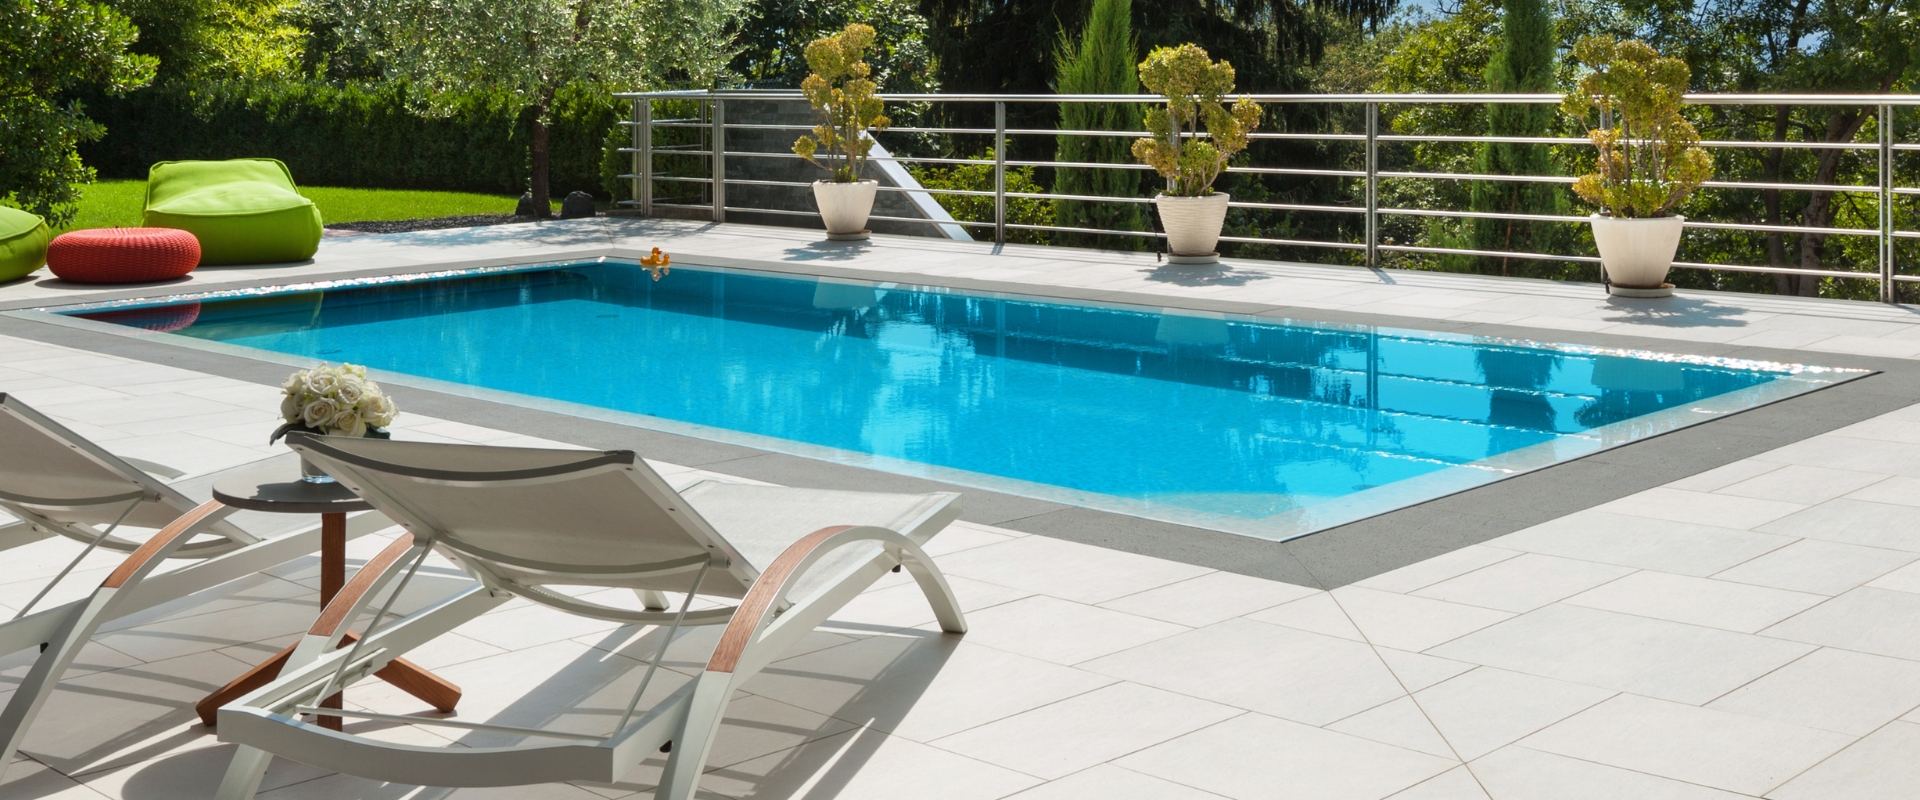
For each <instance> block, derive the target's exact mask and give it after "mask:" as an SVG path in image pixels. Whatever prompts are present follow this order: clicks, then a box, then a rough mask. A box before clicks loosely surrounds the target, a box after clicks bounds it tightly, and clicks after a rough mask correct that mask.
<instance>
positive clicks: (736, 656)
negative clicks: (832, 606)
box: [707, 525, 859, 673]
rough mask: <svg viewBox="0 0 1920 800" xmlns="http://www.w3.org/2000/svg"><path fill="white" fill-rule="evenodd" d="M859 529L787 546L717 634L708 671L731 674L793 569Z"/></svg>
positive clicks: (828, 531)
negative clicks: (718, 641) (830, 543)
mask: <svg viewBox="0 0 1920 800" xmlns="http://www.w3.org/2000/svg"><path fill="white" fill-rule="evenodd" d="M856 527H859V526H857V525H835V526H833V527H831V528H821V529H820V530H817V531H814V532H813V533H809V534H807V535H806V537H805V538H802V539H801V540H800V541H797V542H794V543H793V544H792V545H789V546H788V547H787V549H786V552H783V553H781V554H780V557H779V558H776V559H774V561H773V564H772V565H771V566H769V567H767V569H766V571H764V572H761V573H760V577H759V579H757V580H755V581H754V582H753V586H752V588H749V589H748V590H747V596H746V598H745V599H743V600H741V601H740V609H739V610H738V611H735V612H733V620H732V621H731V622H728V623H727V629H726V631H725V632H723V633H721V634H720V644H719V646H717V647H715V648H713V657H712V658H710V659H708V660H707V671H708V672H728V673H731V672H733V669H734V667H736V666H739V664H740V654H741V653H742V652H744V651H746V649H747V645H749V644H752V643H753V636H754V634H755V633H758V632H759V630H760V627H761V624H760V623H761V621H762V620H763V619H764V618H765V617H766V616H767V615H768V614H771V613H773V605H774V602H775V601H776V600H778V599H779V596H780V589H781V587H782V586H784V585H785V584H786V582H787V579H788V578H789V577H792V575H793V572H794V570H796V569H799V568H800V562H802V561H805V560H806V558H807V556H808V555H810V554H811V553H813V551H814V550H817V549H819V548H820V546H821V545H824V544H826V543H827V541H828V540H830V539H832V538H833V537H834V536H835V535H837V534H839V533H840V532H841V531H845V530H849V529H852V528H856Z"/></svg>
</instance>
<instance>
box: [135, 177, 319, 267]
mask: <svg viewBox="0 0 1920 800" xmlns="http://www.w3.org/2000/svg"><path fill="white" fill-rule="evenodd" d="M146 225H147V227H149V228H179V229H181V230H183V231H187V232H188V233H191V234H193V236H194V238H196V239H199V240H200V263H201V264H203V265H204V264H273V263H278V262H282V261H304V260H306V259H309V258H312V257H313V254H314V251H316V250H319V249H320V209H319V208H317V207H315V206H314V205H313V201H312V200H308V199H307V198H305V197H301V196H300V192H298V191H296V190H295V189H294V188H293V173H291V172H288V171H287V165H285V164H282V163H280V162H278V161H275V160H273V159H271V158H236V159H234V160H232V161H162V162H160V163H158V164H155V165H153V168H152V169H150V170H148V171H147V213H146Z"/></svg>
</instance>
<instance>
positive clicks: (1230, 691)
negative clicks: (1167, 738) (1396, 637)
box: [1080, 619, 1406, 725]
mask: <svg viewBox="0 0 1920 800" xmlns="http://www.w3.org/2000/svg"><path fill="white" fill-rule="evenodd" d="M1080 667H1081V668H1082V669H1085V670H1088V671H1091V672H1097V673H1100V674H1102V675H1109V676H1112V677H1115V678H1122V679H1125V680H1130V681H1133V682H1135V683H1143V684H1146V685H1148V686H1156V687H1159V688H1162V689H1166V690H1168V691H1174V692H1181V693H1183V694H1188V695H1192V696H1194V697H1199V698H1202V699H1206V700H1212V701H1214V702H1216V703H1225V704H1227V705H1231V706H1235V707H1238V708H1244V709H1248V710H1252V711H1259V712H1261V713H1263V714H1270V715H1273V716H1277V717H1284V718H1287V719H1292V720H1298V721H1300V722H1305V723H1308V724H1311V725H1325V724H1328V723H1331V722H1334V721H1336V720H1340V719H1344V718H1346V717H1349V716H1352V715H1354V714H1357V713H1359V712H1361V711H1364V710H1366V709H1369V708H1372V707H1374V706H1377V705H1379V704H1381V703H1384V702H1387V701H1389V700H1392V699H1394V698H1396V697H1401V696H1404V695H1405V694H1406V691H1405V690H1404V689H1403V688H1402V687H1401V685H1400V682H1399V681H1398V680H1396V679H1395V678H1394V675H1393V673H1392V672H1391V671H1389V670H1388V669H1387V668H1386V666H1385V665H1384V664H1383V663H1382V662H1381V660H1380V657H1379V656H1378V655H1376V654H1375V653H1374V651H1373V648H1371V647H1369V646H1367V645H1365V644H1362V643H1360V642H1352V641H1347V640H1345V639H1336V638H1334V637H1331V636H1322V635H1320V634H1316V633H1308V632H1306V631H1297V630H1293V629H1290V628H1283V627H1280V626H1278V625H1267V624H1265V623H1260V622H1252V621H1249V620H1243V619H1242V620H1228V621H1226V622H1222V623H1219V624H1216V625H1210V626H1208V627H1205V628H1200V629H1198V630H1194V631H1191V632H1188V633H1183V634H1180V635H1178V636H1172V637H1168V638H1166V639H1161V640H1160V641H1157V642H1153V643H1151V644H1146V645H1142V646H1140V647H1136V648H1133V649H1131V650H1124V651H1121V652H1119V653H1115V654H1114V655H1111V656H1107V657H1105V658H1100V659H1096V660H1094V661H1090V662H1087V663H1085V664H1081V665H1080ZM1278 676H1286V678H1285V679H1279V678H1278Z"/></svg>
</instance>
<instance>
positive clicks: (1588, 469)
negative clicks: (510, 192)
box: [0, 250, 1920, 589]
mask: <svg viewBox="0 0 1920 800" xmlns="http://www.w3.org/2000/svg"><path fill="white" fill-rule="evenodd" d="M568 255H573V254H568ZM592 255H626V253H624V252H622V251H618V250H616V251H614V252H608V251H607V250H597V251H596V252H593V253H592ZM578 256H579V257H583V258H584V257H592V256H591V255H588V254H587V253H584V252H583V253H579V254H578ZM564 258H565V257H561V258H553V257H552V256H543V257H541V258H540V259H539V260H540V261H550V260H564ZM520 260H522V261H524V259H520ZM699 260H700V261H701V262H702V263H713V264H715V265H717V266H738V267H745V268H755V269H767V270H768V271H778V272H789V273H801V274H815V275H839V276H842V277H855V278H862V279H883V280H893V281H898V280H900V278H901V276H899V275H887V276H884V277H882V276H880V275H874V274H863V272H864V271H859V270H844V269H835V268H833V267H831V266H828V265H821V264H807V265H805V266H804V267H800V266H799V265H786V264H782V265H767V264H764V263H761V262H752V263H746V262H741V263H727V262H728V261H729V260H726V259H706V258H703V259H699ZM488 261H489V262H492V261H495V260H494V259H489V260H488ZM499 261H506V259H500V260H499ZM472 266H481V264H478V263H475V262H472V261H462V262H461V263H458V264H443V265H434V266H433V267H431V268H433V269H446V268H459V267H472ZM419 270H420V267H418V266H416V267H413V268H412V269H409V270H398V269H385V270H374V271H369V272H368V273H366V274H367V276H372V275H386V274H399V273H402V272H410V271H419ZM340 277H344V276H338V275H335V276H328V279H338V278H340ZM281 282H284V281H281ZM917 282H924V283H926V284H932V285H948V286H953V287H954V288H960V289H972V290H980V291H997V292H1009V293H1018V294H1037V293H1039V291H1040V290H1039V289H1037V288H1036V287H1032V286H1025V285H1017V284H1002V283H997V282H993V281H981V280H969V279H962V280H943V279H938V278H920V279H919V281H917ZM275 283H277V282H274V281H262V282H258V283H257V284H253V283H251V282H250V283H249V284H235V286H240V285H261V286H270V285H275ZM221 288H233V287H228V286H223V287H221ZM152 293H153V290H152V289H148V290H146V292H144V294H147V295H148V296H151V295H152ZM128 294H132V293H131V292H129V293H128ZM1059 295H1060V296H1063V297H1073V298H1074V299H1087V300H1101V301H1106V302H1138V303H1142V304H1146V305H1153V306H1160V307H1188V308H1194V309H1197V310H1209V311H1223V312H1229V313H1243V314H1258V315H1261V316H1272V317H1287V318H1292V319H1300V320H1315V321H1325V322H1338V323H1349V324H1366V325H1380V326H1390V327H1400V328H1411V329H1416V330H1435V331H1448V332H1453V333H1460V334H1467V335H1479V336H1497V337H1507V338H1515V339H1533V340H1538V341H1550V342H1562V343H1569V344H1584V345H1592V346H1599V347H1620V348H1635V349H1646V350H1657V351H1663V352H1672V353H1685V354H1692V355H1711V356H1725V357H1732V358H1751V359H1761V360H1768V361H1782V362H1790V363H1808V364H1822V365H1826V366H1836V367H1856V368H1863V369H1871V370H1877V371H1878V372H1877V374H1874V375H1871V376H1868V377H1865V378H1861V379H1858V380H1854V381H1851V382H1848V383H1844V384H1841V385H1838V386H1834V387H1830V388H1826V389H1822V390H1819V391H1816V392H1811V393H1808V394H1804V395H1800V396H1797V397H1793V398H1789V399H1787V400H1783V401H1780V402H1777V403H1773V404H1770V405H1766V406H1762V407H1759V408H1756V409H1751V410H1748V411H1744V412H1741V413H1739V414H1735V415H1731V416H1729V417H1727V418H1724V419H1721V420H1716V421H1714V422H1709V423H1704V424H1701V425H1695V426H1692V427H1689V428H1683V429H1680V430H1677V431H1673V432H1670V433H1666V434H1663V435H1660V436H1656V437H1652V438H1649V439H1645V440H1642V441H1639V442H1635V443H1633V444H1629V445H1625V446H1622V447H1617V448H1614V449H1612V450H1607V451H1604V452H1601V453H1596V454H1594V455H1591V456H1586V457H1584V458H1579V459H1574V460H1572V461H1568V462H1565V463H1562V464H1557V465H1554V466H1552V467H1548V468H1546V469H1542V470H1537V471H1534V472H1530V473H1526V474H1524V475H1519V476H1515V477H1513V478H1508V479H1506V480H1503V481H1499V482H1496V483H1492V484H1488V485H1486V486H1482V487H1478V488H1475V489H1470V490H1467V491H1465V492H1460V493H1457V494H1453V495H1449V496H1447V497H1442V498H1437V499H1434V500H1430V501H1427V502H1424V503H1419V504H1416V505H1412V506H1408V507H1406V508H1401V509H1398V510H1395V511H1391V512H1387V513H1385V514H1381V515H1379V516H1375V517H1370V518H1368V519H1364V520H1360V521H1357V522H1353V523H1349V524H1346V525H1342V526H1339V527H1335V528H1330V529H1328V530H1325V531H1321V532H1319V533H1316V534H1313V535H1311V536H1306V537H1303V538H1300V539H1295V540H1292V541H1288V542H1269V541H1264V540H1259V539H1252V538H1249V537H1244V536H1238V535H1234V534H1228V533H1221V532H1218V531H1210V530H1205V529H1200V528H1192V527H1187V526H1182V525H1175V524H1172V523H1166V522H1158V521H1155V520H1147V519H1141V518H1138V517H1129V516H1125V515H1121V514H1115V513H1111V512H1105V511H1097V510H1093V509H1087V508H1079V507H1074V506H1067V505H1062V504H1059V503H1052V502H1048V501H1043V500H1035V499H1032V498H1027V497H1019V496H1014V495H1007V494H1001V493H998V492H989V491H984V490H980V489H971V488H964V487H956V486H951V485H947V484H942V483H939V482H935V481H928V480H923V479H918V478H909V477H904V476H899V475H892V474H888V473H883V472H877V471H873V470H868V469H862V468H858V467H848V466H843V465H838V464H830V463H826V462H821V461H815V460H812V459H806V458H801V457H798V456H790V455H785V454H781V453H772V452H768V451H763V450H757V449H753V448H747V447H740V446H736V445H730V444H722V443H718V442H710V441H706V440H703V439H695V438H691V437H686V436H679V435H676V434H668V433H661V432H657V431H650V430H645V429H641V428H635V427H631V426H627V425H620V424H616V423H610V422H603V421H598V420H590V419H582V418H577V417H571V416H566V415H563V414H556V413H553V412H546V411H537V410H532V409H527V408H523V407H520V406H514V405H507V404H502V403H495V402H491V401H486V400H478V399H474V398H468V397H461V396H457V395H449V394H443V393H439V392H432V391H426V390H422V389H416V388H411V387H394V390H393V394H394V395H395V396H396V397H397V398H398V399H399V400H400V401H401V403H402V404H403V406H404V407H405V408H406V409H408V410H410V411H415V412H418V413H421V414H426V415H430V416H435V417H441V418H444V419H451V420H457V421H461V422H466V423H469V424H474V425H482V426H486V427H490V428H496V429H500V430H505V431H511V432H514V433H520V434H524V435H528V436H537V437H540V438H545V439H552V440H555V441H563V442H568V443H572V444H577V445H581V446H585V447H594V448H600V449H631V450H635V451H637V452H639V453H640V454H642V455H643V456H645V457H647V458H652V459H656V460H661V461H668V462H672V463H676V464H684V465H687V466H693V467H700V468H704V469H711V470H714V471H716V472H724V473H727V474H732V475H739V476H741V477H745V478H753V479H757V480H765V481H770V482H774V483H781V484H787V485H792V486H808V487H818V488H841V489H871V490H883V491H884V490H898V491H937V490H951V491H962V492H965V493H966V495H967V499H966V511H965V512H964V513H963V514H962V515H961V518H962V519H965V520H968V521H972V522H977V523H981V524H986V525H994V526H998V527H1003V528H1009V529H1012V530H1018V531H1023V532H1027V533H1033V534H1039V535H1043V536H1049V537H1054V538H1059V539H1065V540H1069V541H1076V542H1082V543H1086V544H1092V545H1096V546H1100V547H1105V548H1109V549H1114V550H1120V551H1125V552H1131V553H1139V554H1142V555H1148V556H1153V557H1156V558H1165V559H1169V560H1173V561H1180V562H1183V563H1188V564H1194V565H1197V566H1204V567H1210V568H1214V569H1221V570H1225V571H1228V572H1236V573H1240V574H1245V575H1252V576H1256V577H1261V578H1267V579H1271V580H1279V581H1285V582H1288V583H1293V584H1298V585H1302V586H1310V587H1315V588H1323V589H1332V588H1336V587H1339V586H1344V585H1347V584H1350V583H1353V582H1355V581H1360V580H1365V579H1367V578H1369V577H1372V576H1374V575H1378V574H1381V573H1383V572H1388V571H1391V570H1394V569H1397V568H1399V567H1402V566H1406V565H1408V564H1413V563H1416V562H1419V561H1424V560H1426V559H1428V558H1432V557H1434V556H1438V555H1443V554H1445V553H1448V552H1451V551H1453V550H1457V549H1459V548H1462V547H1466V546H1468V545H1472V544H1477V543H1480V542H1484V541H1487V540H1489V539H1493V538H1495V537H1498V536H1502V535H1504V534H1507V533H1512V532H1514V531H1517V530H1521V529H1523V528H1527V527H1531V526H1533V525H1537V524H1540V523H1542V522H1546V521H1549V520H1552V519H1555V518H1558V517H1561V516H1565V515H1567V514H1571V513H1573V512H1576V511H1580V510H1583V509H1587V508H1591V507H1593V506H1596V505H1600V504H1602V503H1606V502H1608V501H1611V500H1615V499H1618V498H1620V497H1624V496H1627V495H1630V494H1633V493H1635V492H1639V491H1643V490H1645V489H1650V488H1653V487H1656V486H1660V485H1663V484H1666V483H1670V482H1672V481H1675V480H1679V479H1681V478H1685V477H1687V476H1690V475H1694V474H1698V473H1700V472H1704V471H1706V470H1710V469H1713V468H1716V467H1719V466H1723V465H1726V464H1729V463H1732V462H1734V461H1738V460H1741V459H1744V458H1748V457H1751V456H1754V455H1758V454H1760V453H1763V452H1766V451H1768V450H1772V449H1774V448H1777V447H1781V446H1784V445H1787V444H1791V443H1793V442H1797V441H1800V440H1802V439H1805V438H1808V437H1811V436H1814V435H1817V434H1820V433H1824V432H1827V431H1831V430H1835V429H1837V428H1841V427H1845V426H1847V425H1851V424H1853V423H1855V422H1859V421H1862V420H1865V419H1869V418H1872V417H1874V416H1878V415H1880V414H1884V413H1887V412H1890V411H1893V410H1896V409H1898V408H1902V407H1905V406H1907V405H1911V404H1913V403H1914V402H1916V401H1920V363H1916V362H1913V361H1909V360H1905V359H1893V358H1872V357H1866V356H1852V355H1844V354H1834V353H1821V352H1808V351H1795V350H1781V349H1773V348H1751V347H1735V346H1729V345H1723V344H1713V343H1695V342H1686V341H1681V340H1669V339H1655V338H1648V337H1636V336H1621V335H1613V334H1594V333H1580V332H1570V331H1558V330H1544V329H1538V328H1523V327H1517V326H1511V325H1495V324H1484V323H1476V324H1460V323H1448V322H1445V321H1436V320H1426V319H1418V318H1407V317H1397V316H1389V315H1368V314H1356V313H1351V312H1339V313H1329V312H1326V311H1324V310H1320V309H1309V308H1288V307H1283V306H1272V305H1260V304H1252V303H1244V302H1236V301H1208V300H1202V299H1193V298H1176V297H1168V296H1162V295H1153V294H1146V293H1131V294H1130V293H1121V292H1088V291H1086V290H1080V291H1063V292H1060V293H1059ZM89 299H102V298H100V297H98V296H95V297H93V298H89ZM8 305H16V307H17V306H29V307H30V306H32V305H40V304H39V303H20V304H8ZM0 334H5V335H9V336H14V337H18V338H21V339H29V340H35V341H41V342H46V343H49V344H58V345H62V346H67V347H73V348H75V349H81V350H91V351H94V352H100V353H108V354H112V355H117V356H122V357H126V358H132V359H136V360H141V361H147V362H151V363H157V364H166V365H169V366H175V367H180V368H182V369H189V370H194V371H197V372H204V373H208V374H213V375H220V376H223V377H228V378H233V379H236V380H243V381H248V382H252V383H260V384H266V385H272V386H278V385H279V384H280V382H281V381H282V380H283V379H284V378H285V377H286V376H285V373H286V367H285V366H283V365H280V364H277V363H272V362H267V361H258V360H254V359H249V358H244V357H239V356H229V355H221V354H216V353H209V352H204V351H199V350H190V349H187V348H181V347H174V346H171V345H167V344H163V343H160V342H155V341H149V340H142V339H135V338H129V337H123V336H114V335H111V334H105V333H98V332H93V331H85V330H79V329H75V328H69V327H65V326H57V325H48V324H42V323H34V322H30V321H27V320H23V319H18V318H6V317H0Z"/></svg>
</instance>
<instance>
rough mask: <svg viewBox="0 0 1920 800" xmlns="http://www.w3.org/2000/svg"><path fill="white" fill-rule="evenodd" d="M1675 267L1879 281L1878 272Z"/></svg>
mask: <svg viewBox="0 0 1920 800" xmlns="http://www.w3.org/2000/svg"><path fill="white" fill-rule="evenodd" d="M1673 265H1674V266H1676V267H1679V268H1681V269H1704V270H1708V271H1712V270H1716V269H1722V270H1727V271H1728V272H1759V273H1764V274H1768V275H1811V276H1814V277H1818V278H1858V279H1866V280H1876V281H1877V280H1879V279H1880V273H1878V272H1843V271H1840V270H1831V269H1802V268H1800V267H1758V266H1750V265H1747V264H1702V263H1700V262H1697V261H1675V262H1673Z"/></svg>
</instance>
